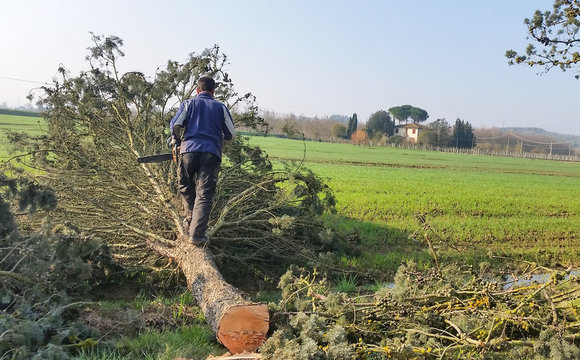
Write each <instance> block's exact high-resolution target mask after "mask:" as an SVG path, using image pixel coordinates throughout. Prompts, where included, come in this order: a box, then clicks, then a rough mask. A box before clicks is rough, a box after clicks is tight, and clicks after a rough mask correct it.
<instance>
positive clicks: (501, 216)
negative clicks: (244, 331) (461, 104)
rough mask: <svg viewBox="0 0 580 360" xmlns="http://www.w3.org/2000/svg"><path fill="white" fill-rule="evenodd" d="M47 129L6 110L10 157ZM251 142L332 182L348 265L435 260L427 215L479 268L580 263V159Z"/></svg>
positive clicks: (1, 147)
mask: <svg viewBox="0 0 580 360" xmlns="http://www.w3.org/2000/svg"><path fill="white" fill-rule="evenodd" d="M44 129H45V124H44V120H42V119H41V118H36V117H26V116H13V115H2V114H0V140H1V141H0V160H5V159H7V158H9V156H11V155H10V153H9V147H8V144H7V141H6V138H5V132H6V131H7V130H11V131H23V132H26V133H28V134H30V135H39V134H42V132H43V131H44ZM250 141H251V142H252V143H253V144H257V145H260V146H261V147H262V148H263V149H264V150H266V151H267V153H268V154H269V156H270V158H271V159H272V160H274V162H275V163H276V164H280V163H281V162H282V161H297V162H298V163H299V162H301V161H302V159H303V158H304V163H303V165H302V166H306V167H308V168H311V169H312V170H314V171H315V172H316V173H317V174H319V175H321V176H323V177H325V178H326V180H327V183H328V184H329V185H330V187H331V188H332V189H333V190H334V193H335V196H336V198H337V210H338V213H337V215H327V216H325V217H324V218H323V220H324V221H325V222H326V224H327V225H328V226H329V227H330V228H332V229H333V230H335V232H336V233H337V234H339V235H340V236H342V237H344V238H345V239H347V240H349V241H350V242H351V243H354V244H356V246H358V248H359V249H360V253H359V254H358V255H357V256H345V257H343V258H342V262H343V263H344V264H345V265H353V266H357V267H360V268H362V269H365V270H373V269H374V270H376V271H377V272H378V273H387V274H389V273H390V274H392V272H393V271H394V270H395V269H396V268H397V267H398V266H399V264H400V263H401V261H403V260H406V259H414V260H415V261H416V262H418V263H419V264H424V265H429V264H431V262H432V257H431V255H430V254H429V251H428V249H427V247H426V242H425V240H424V238H423V234H421V233H420V232H421V230H422V228H423V225H422V224H421V223H420V222H419V221H418V220H417V215H418V214H422V215H424V216H425V218H426V220H427V222H428V223H429V225H430V226H431V228H432V229H433V230H434V231H435V232H436V233H437V234H438V235H439V236H440V237H441V238H442V239H443V240H442V241H440V240H439V239H437V237H436V236H435V235H432V236H431V238H432V239H433V240H435V242H434V243H435V245H436V248H437V249H438V251H439V252H440V255H441V256H442V257H443V258H448V259H452V260H457V259H459V258H462V259H465V260H467V261H468V262H471V263H473V264H476V263H477V262H479V261H482V260H488V258H489V256H488V255H489V254H495V255H500V256H508V257H514V258H519V259H526V260H532V261H538V262H541V263H544V264H549V265H555V264H557V263H561V264H564V265H579V264H580V246H579V245H580V163H569V162H557V161H547V160H531V159H517V158H501V157H488V156H475V155H464V154H448V153H439V152H430V151H419V150H405V149H394V148H390V147H372V148H368V147H359V146H353V145H349V144H330V143H318V142H302V141H298V140H288V139H280V138H273V137H258V136H255V137H250ZM448 245H453V246H454V247H455V248H453V247H451V246H448Z"/></svg>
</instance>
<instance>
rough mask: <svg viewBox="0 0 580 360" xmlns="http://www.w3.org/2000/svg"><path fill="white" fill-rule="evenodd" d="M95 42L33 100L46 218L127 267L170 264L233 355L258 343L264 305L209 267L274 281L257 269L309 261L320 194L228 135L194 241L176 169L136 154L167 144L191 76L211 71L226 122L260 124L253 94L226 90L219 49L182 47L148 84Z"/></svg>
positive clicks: (117, 47) (323, 203)
mask: <svg viewBox="0 0 580 360" xmlns="http://www.w3.org/2000/svg"><path fill="white" fill-rule="evenodd" d="M93 42H94V45H93V46H92V47H91V48H90V49H89V50H90V54H89V56H88V57H87V60H88V61H89V65H90V69H89V70H87V71H84V72H82V73H80V75H79V76H76V77H71V76H69V73H68V72H67V71H66V70H65V69H64V68H62V67H61V68H59V73H60V79H55V80H54V84H53V85H52V86H46V87H44V88H43V90H44V94H43V95H41V99H40V102H41V103H42V104H43V105H44V106H45V107H46V109H47V110H46V113H45V118H46V121H47V123H48V134H47V135H46V136H45V137H42V138H41V139H40V142H39V143H35V144H32V145H31V147H32V151H31V153H32V154H33V156H32V161H33V162H34V165H35V166H37V167H39V168H42V170H43V173H44V174H46V180H47V181H48V183H49V184H50V185H51V186H52V187H53V189H54V190H55V192H56V193H57V195H58V196H59V204H60V206H59V211H58V212H57V215H55V219H54V221H65V220H66V221H69V222H71V223H73V224H76V225H77V226H79V227H80V228H82V229H86V230H87V231H90V232H91V233H94V234H98V235H100V236H101V237H102V238H103V239H105V240H106V241H107V243H108V244H109V246H110V247H111V250H112V251H113V252H114V254H115V256H116V257H117V258H119V259H122V261H123V263H124V264H125V265H126V266H132V267H134V268H136V269H148V270H149V271H163V269H164V268H165V265H167V264H170V263H171V264H176V265H177V266H179V268H180V269H181V271H182V272H183V274H184V276H185V279H186V281H187V284H188V286H189V287H190V288H191V289H192V291H193V293H194V296H195V298H196V300H197V302H198V304H199V305H200V307H201V308H202V311H203V312H204V314H205V317H206V320H207V322H208V324H209V325H210V326H211V328H212V330H213V331H214V332H215V333H216V335H217V336H218V339H219V340H220V341H221V342H222V343H223V344H224V345H226V347H228V348H229V349H230V350H231V351H232V352H240V351H242V350H250V351H251V350H253V349H255V348H257V347H258V346H259V345H260V344H261V343H262V342H263V341H264V336H265V334H266V331H267V329H268V320H267V319H268V313H267V309H266V307H265V305H255V304H252V303H250V302H248V301H246V300H245V299H244V298H243V296H242V294H241V292H240V291H239V290H237V289H236V288H235V287H233V286H231V285H229V284H228V283H227V282H226V281H225V280H224V278H223V277H222V275H221V274H220V272H219V271H218V269H217V265H220V267H221V268H224V269H227V268H228V267H229V268H233V269H234V271H233V272H232V273H235V274H237V275H238V276H239V274H244V273H246V272H249V273H252V274H263V276H272V275H275V274H272V273H270V274H264V271H265V268H266V267H265V266H263V264H279V265H280V267H281V268H280V269H277V270H278V271H280V272H281V271H283V267H284V264H286V263H287V262H288V261H297V260H298V261H300V260H301V261H304V260H305V259H316V251H318V250H319V249H321V248H322V242H321V240H320V239H318V238H317V235H315V234H316V233H318V232H317V231H312V229H313V227H314V228H316V227H319V225H317V223H316V222H315V221H316V220H315V216H314V215H315V214H317V213H320V212H321V211H323V210H324V209H326V208H327V207H328V206H332V204H333V199H332V194H331V192H330V190H329V189H328V188H327V187H326V186H325V185H324V184H323V183H322V182H321V181H320V180H319V179H318V177H316V176H315V175H314V174H313V173H311V172H309V171H305V170H300V168H298V169H289V170H284V171H274V170H273V169H272V165H271V164H270V162H269V161H268V159H267V157H266V155H265V154H264V153H262V152H261V151H260V150H259V149H258V148H252V147H250V146H248V145H247V144H246V143H244V142H243V139H238V141H236V142H234V143H232V144H230V145H229V146H227V147H226V148H225V149H224V150H225V151H224V157H227V158H228V161H224V162H223V167H222V172H221V174H220V179H219V181H218V189H217V192H216V195H215V201H214V207H213V209H212V213H211V218H210V224H209V225H210V227H209V234H210V237H211V239H212V247H211V248H210V247H208V248H199V247H195V246H193V245H192V244H191V243H190V242H188V241H187V236H185V234H186V230H185V229H184V225H183V222H182V220H183V217H182V214H181V207H180V204H179V197H178V196H177V194H176V176H175V175H176V169H175V165H174V164H172V163H159V164H138V163H137V161H136V159H137V158H138V157H140V156H142V155H147V154H156V153H160V152H165V151H167V150H166V149H164V148H165V147H166V145H165V142H166V137H167V136H168V131H169V130H168V124H169V120H170V119H171V117H172V115H173V114H175V112H176V110H177V108H176V107H177V106H179V104H180V103H181V102H182V101H183V100H185V99H187V98H189V97H191V96H192V95H193V94H194V92H195V88H196V82H197V79H198V78H199V76H201V75H211V76H213V77H214V79H215V80H216V82H217V83H218V88H217V90H216V98H218V99H219V100H220V101H222V102H224V103H226V104H228V107H230V109H232V112H233V114H234V122H235V123H236V126H245V127H249V128H254V129H259V128H265V126H266V124H265V123H264V122H263V120H262V119H261V118H259V117H258V116H257V107H256V106H255V105H254V102H253V96H252V95H251V94H244V95H239V94H238V93H237V92H236V91H235V90H234V88H233V83H232V81H231V79H230V77H229V76H228V74H227V73H225V72H224V70H223V68H224V66H225V65H226V63H227V58H226V56H225V55H224V54H222V53H220V51H219V48H218V47H217V46H216V47H213V48H211V49H207V50H205V51H203V52H202V53H200V54H196V53H192V54H191V55H190V56H189V58H188V59H187V61H186V62H185V63H178V62H176V61H169V62H168V63H167V65H166V66H165V67H164V68H163V69H162V70H158V71H157V73H156V74H155V76H154V78H153V79H148V77H146V76H145V75H144V74H142V73H140V72H127V73H121V72H120V71H119V67H118V62H119V59H120V58H121V57H122V56H124V54H123V52H122V51H121V46H122V44H123V43H122V40H121V39H119V38H118V37H115V36H109V37H102V36H95V35H93ZM212 251H213V253H214V254H213V255H212ZM214 255H215V256H214ZM160 256H161V257H160ZM171 259H172V260H174V261H173V262H169V260H171ZM216 262H217V263H216ZM161 265H164V266H161ZM268 268H270V269H275V267H272V266H268ZM243 269H250V271H243ZM273 271H275V270H273ZM239 281H240V282H241V281H243V279H239Z"/></svg>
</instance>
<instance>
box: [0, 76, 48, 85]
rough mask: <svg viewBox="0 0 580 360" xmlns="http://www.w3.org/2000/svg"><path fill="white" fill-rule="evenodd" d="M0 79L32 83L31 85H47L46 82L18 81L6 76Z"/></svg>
mask: <svg viewBox="0 0 580 360" xmlns="http://www.w3.org/2000/svg"><path fill="white" fill-rule="evenodd" d="M0 79H6V80H13V81H21V82H27V83H33V84H42V85H49V84H48V83H46V82H41V81H34V80H26V79H18V78H13V77H8V76H0Z"/></svg>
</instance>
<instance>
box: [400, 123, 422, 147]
mask: <svg viewBox="0 0 580 360" xmlns="http://www.w3.org/2000/svg"><path fill="white" fill-rule="evenodd" d="M425 128H426V126H425V125H420V124H415V123H413V124H405V125H397V126H395V133H394V135H399V136H402V137H403V138H405V140H406V141H408V142H414V143H416V142H417V139H418V137H419V133H421V131H423V130H424V129H425Z"/></svg>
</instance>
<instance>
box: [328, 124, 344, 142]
mask: <svg viewBox="0 0 580 360" xmlns="http://www.w3.org/2000/svg"><path fill="white" fill-rule="evenodd" d="M330 133H331V134H332V137H333V138H335V139H344V138H346V134H347V130H346V127H345V126H344V125H342V124H334V125H332V128H330Z"/></svg>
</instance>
